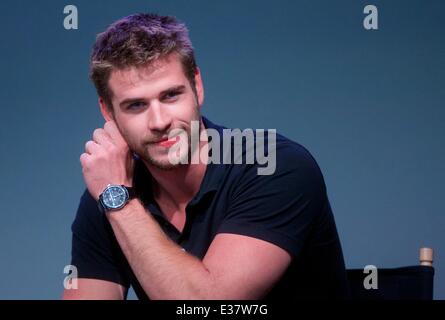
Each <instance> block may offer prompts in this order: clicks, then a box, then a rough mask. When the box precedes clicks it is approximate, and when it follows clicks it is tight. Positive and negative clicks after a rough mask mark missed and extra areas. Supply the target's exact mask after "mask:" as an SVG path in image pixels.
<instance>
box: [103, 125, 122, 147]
mask: <svg viewBox="0 0 445 320" xmlns="http://www.w3.org/2000/svg"><path fill="white" fill-rule="evenodd" d="M104 130H105V132H107V133H108V134H109V135H110V137H111V139H112V140H113V141H114V142H116V144H119V145H122V144H127V142H126V141H125V139H124V137H122V134H121V132H120V131H119V128H118V127H117V125H116V122H114V121H113V120H110V121H107V122H105V125H104Z"/></svg>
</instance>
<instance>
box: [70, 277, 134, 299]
mask: <svg viewBox="0 0 445 320" xmlns="http://www.w3.org/2000/svg"><path fill="white" fill-rule="evenodd" d="M126 296H127V289H126V288H125V287H124V286H122V285H120V284H118V283H115V282H111V281H105V280H98V279H86V278H79V279H77V289H74V288H73V289H65V290H64V291H63V297H62V299H63V300H124V299H125V298H126Z"/></svg>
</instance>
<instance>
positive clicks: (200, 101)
mask: <svg viewBox="0 0 445 320" xmlns="http://www.w3.org/2000/svg"><path fill="white" fill-rule="evenodd" d="M195 88H196V94H197V96H198V105H199V107H201V106H202V104H203V103H204V86H203V84H202V77H201V70H199V68H198V67H196V72H195Z"/></svg>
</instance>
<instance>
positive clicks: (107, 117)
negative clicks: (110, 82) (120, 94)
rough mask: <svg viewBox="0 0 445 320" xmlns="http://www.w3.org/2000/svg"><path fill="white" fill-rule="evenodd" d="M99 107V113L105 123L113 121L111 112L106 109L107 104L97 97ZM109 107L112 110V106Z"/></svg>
mask: <svg viewBox="0 0 445 320" xmlns="http://www.w3.org/2000/svg"><path fill="white" fill-rule="evenodd" d="M99 106H100V112H101V113H102V116H103V117H104V119H105V121H110V120H114V114H113V111H112V110H110V109H108V107H107V104H106V103H105V101H104V99H102V97H99ZM111 107H112V108H113V106H111Z"/></svg>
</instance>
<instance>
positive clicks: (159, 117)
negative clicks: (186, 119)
mask: <svg viewBox="0 0 445 320" xmlns="http://www.w3.org/2000/svg"><path fill="white" fill-rule="evenodd" d="M170 126H171V117H170V114H169V113H168V112H167V110H165V108H163V107H162V104H161V103H159V102H153V103H152V104H151V105H150V108H149V112H148V128H149V129H150V130H151V131H154V132H158V133H161V134H162V133H164V132H166V131H168V129H170Z"/></svg>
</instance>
